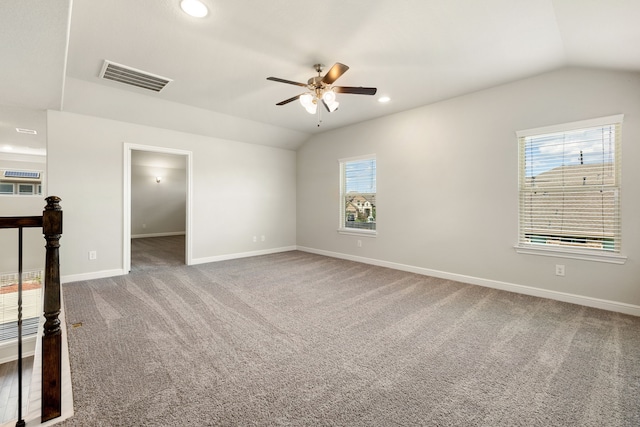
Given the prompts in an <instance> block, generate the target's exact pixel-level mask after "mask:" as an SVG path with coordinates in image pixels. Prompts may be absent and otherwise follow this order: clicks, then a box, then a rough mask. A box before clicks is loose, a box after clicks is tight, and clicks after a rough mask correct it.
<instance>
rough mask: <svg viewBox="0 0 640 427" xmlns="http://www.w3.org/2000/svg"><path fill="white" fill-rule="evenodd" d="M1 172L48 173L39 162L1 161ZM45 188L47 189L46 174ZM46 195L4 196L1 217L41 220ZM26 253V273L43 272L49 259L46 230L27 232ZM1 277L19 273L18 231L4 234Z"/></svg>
mask: <svg viewBox="0 0 640 427" xmlns="http://www.w3.org/2000/svg"><path fill="white" fill-rule="evenodd" d="M0 168H6V169H9V168H16V169H23V170H39V171H43V172H44V169H45V164H44V161H43V162H39V161H33V162H30V161H12V160H5V159H0ZM43 187H44V188H46V174H45V182H43ZM44 198H45V196H44V195H38V196H31V195H27V196H25V195H23V196H11V195H0V216H41V215H42V211H44V207H45V205H46V204H47V202H46V201H45V200H44ZM22 239H23V251H22V256H23V259H22V262H23V270H24V271H33V270H43V269H44V257H45V248H44V246H45V243H46V241H45V240H44V235H43V234H42V228H25V229H23V233H22ZM0 242H2V245H0V274H6V273H12V274H13V273H16V272H17V271H18V230H17V229H4V230H0Z"/></svg>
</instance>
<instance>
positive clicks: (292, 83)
mask: <svg viewBox="0 0 640 427" xmlns="http://www.w3.org/2000/svg"><path fill="white" fill-rule="evenodd" d="M267 80H271V81H274V82H280V83H287V84H290V85H296V86H302V87H307V85H306V84H304V83H298V82H292V81H291V80H285V79H280V78H278V77H267Z"/></svg>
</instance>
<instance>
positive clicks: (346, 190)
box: [339, 155, 376, 234]
mask: <svg viewBox="0 0 640 427" xmlns="http://www.w3.org/2000/svg"><path fill="white" fill-rule="evenodd" d="M339 231H342V232H356V233H365V234H366V233H369V234H375V232H376V157H375V156H374V155H370V156H365V157H358V158H350V159H342V160H340V230H339Z"/></svg>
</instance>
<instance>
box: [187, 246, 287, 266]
mask: <svg viewBox="0 0 640 427" xmlns="http://www.w3.org/2000/svg"><path fill="white" fill-rule="evenodd" d="M296 249H297V248H296V246H285V247H282V248H272V249H264V250H260V251H251V252H240V253H235V254H225V255H216V256H210V257H205V258H194V259H192V260H191V261H192V262H191V264H192V265H196V264H206V263H209V262H218V261H227V260H230V259H238V258H248V257H252V256H260V255H269V254H276V253H279V252H289V251H295V250H296Z"/></svg>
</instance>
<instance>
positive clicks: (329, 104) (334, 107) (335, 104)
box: [327, 96, 340, 113]
mask: <svg viewBox="0 0 640 427" xmlns="http://www.w3.org/2000/svg"><path fill="white" fill-rule="evenodd" d="M334 99H335V96H334ZM339 106H340V103H339V102H336V101H333V102H327V107H328V108H329V112H330V113H333V112H334V111H336V110H337V109H338V107H339Z"/></svg>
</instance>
